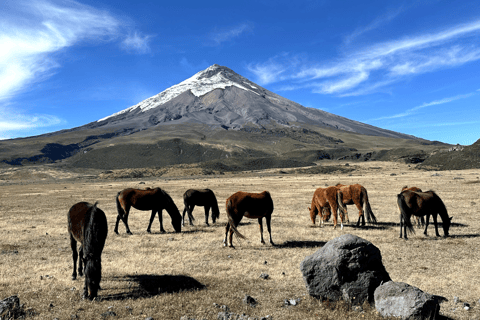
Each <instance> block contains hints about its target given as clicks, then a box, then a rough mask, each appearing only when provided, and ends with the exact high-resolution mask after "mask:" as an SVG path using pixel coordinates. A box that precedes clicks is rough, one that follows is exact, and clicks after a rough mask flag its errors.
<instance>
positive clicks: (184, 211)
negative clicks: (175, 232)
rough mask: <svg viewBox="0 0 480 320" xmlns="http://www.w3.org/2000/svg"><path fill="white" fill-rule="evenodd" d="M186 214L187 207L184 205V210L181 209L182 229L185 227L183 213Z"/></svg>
mask: <svg viewBox="0 0 480 320" xmlns="http://www.w3.org/2000/svg"><path fill="white" fill-rule="evenodd" d="M186 212H187V205H185V208H184V209H183V213H182V227H185V213H186Z"/></svg>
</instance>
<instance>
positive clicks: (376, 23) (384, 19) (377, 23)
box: [344, 7, 405, 45]
mask: <svg viewBox="0 0 480 320" xmlns="http://www.w3.org/2000/svg"><path fill="white" fill-rule="evenodd" d="M404 10H405V9H404V7H400V8H398V9H396V10H390V11H388V12H387V13H385V14H384V15H382V16H380V17H378V18H376V19H375V20H373V21H372V22H371V23H369V24H367V25H366V26H363V27H359V28H357V29H355V31H353V32H352V33H351V34H349V35H348V36H346V37H345V40H344V43H345V44H346V45H349V44H350V43H351V42H352V41H354V40H355V39H356V38H357V37H360V36H362V35H363V34H365V33H368V32H369V31H372V30H375V29H378V28H380V27H381V26H383V25H385V24H387V23H388V22H390V21H392V20H393V19H395V18H396V17H397V16H398V15H399V14H400V13H402V12H403V11H404Z"/></svg>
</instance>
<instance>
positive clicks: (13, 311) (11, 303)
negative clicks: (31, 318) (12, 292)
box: [0, 296, 25, 319]
mask: <svg viewBox="0 0 480 320" xmlns="http://www.w3.org/2000/svg"><path fill="white" fill-rule="evenodd" d="M24 314H25V311H24V310H23V306H20V299H19V298H18V297H17V296H11V297H8V298H6V299H4V300H1V301H0V319H16V318H19V317H22V316H23V315H24Z"/></svg>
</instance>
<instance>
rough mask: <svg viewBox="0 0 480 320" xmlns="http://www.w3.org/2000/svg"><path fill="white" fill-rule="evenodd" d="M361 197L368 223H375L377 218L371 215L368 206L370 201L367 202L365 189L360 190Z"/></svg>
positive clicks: (370, 209)
mask: <svg viewBox="0 0 480 320" xmlns="http://www.w3.org/2000/svg"><path fill="white" fill-rule="evenodd" d="M362 196H363V212H364V214H365V215H366V216H367V220H368V223H373V224H376V223H377V218H376V217H375V215H374V214H373V211H372V207H371V206H370V201H368V194H367V189H365V188H362Z"/></svg>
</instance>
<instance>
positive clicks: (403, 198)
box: [397, 190, 452, 239]
mask: <svg viewBox="0 0 480 320" xmlns="http://www.w3.org/2000/svg"><path fill="white" fill-rule="evenodd" d="M397 204H398V208H399V209H400V238H401V237H402V227H403V233H404V236H405V239H407V228H408V231H409V232H411V233H415V229H413V225H412V222H411V221H410V217H411V216H412V215H414V216H417V217H423V216H427V218H426V222H425V231H424V232H423V233H424V234H425V235H427V228H428V223H429V220H430V216H432V217H433V224H434V225H435V234H436V236H437V237H439V236H440V235H439V234H438V226H437V214H438V215H440V217H441V218H442V222H443V223H442V227H443V234H444V236H445V237H448V230H449V228H450V220H452V218H451V217H448V212H447V208H446V207H445V204H444V203H443V201H442V199H440V197H439V196H438V195H437V194H436V193H435V192H433V191H427V192H416V191H411V190H405V191H402V192H401V193H400V194H398V195H397Z"/></svg>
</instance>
